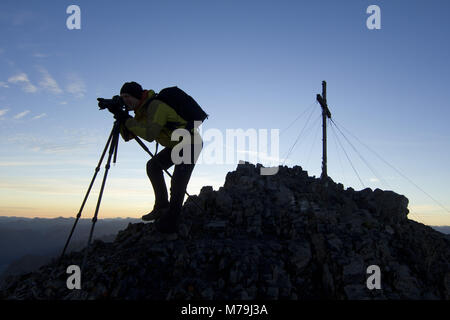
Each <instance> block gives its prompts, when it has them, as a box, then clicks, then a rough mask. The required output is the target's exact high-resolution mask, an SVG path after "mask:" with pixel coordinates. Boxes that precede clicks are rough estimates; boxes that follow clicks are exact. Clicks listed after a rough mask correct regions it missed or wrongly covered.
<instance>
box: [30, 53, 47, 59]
mask: <svg viewBox="0 0 450 320" xmlns="http://www.w3.org/2000/svg"><path fill="white" fill-rule="evenodd" d="M49 56H50V55H48V54H45V53H40V52H36V53H34V54H33V57H35V58H48V57H49Z"/></svg>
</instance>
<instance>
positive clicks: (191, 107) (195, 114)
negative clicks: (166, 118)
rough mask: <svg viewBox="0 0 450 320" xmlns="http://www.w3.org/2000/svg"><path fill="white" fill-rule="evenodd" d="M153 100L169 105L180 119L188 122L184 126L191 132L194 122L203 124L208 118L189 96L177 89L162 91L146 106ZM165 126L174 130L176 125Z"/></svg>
mask: <svg viewBox="0 0 450 320" xmlns="http://www.w3.org/2000/svg"><path fill="white" fill-rule="evenodd" d="M154 99H157V100H160V101H162V102H164V103H165V104H167V105H169V106H170V107H171V108H172V109H174V110H175V112H176V113H178V115H179V116H180V117H182V118H183V119H184V120H186V121H187V122H188V123H187V125H186V129H187V130H191V129H192V128H193V127H194V121H201V122H203V121H204V120H205V119H206V118H208V117H209V115H208V114H207V113H206V112H205V111H203V109H202V108H201V107H200V106H199V105H198V103H197V102H196V101H195V100H194V99H193V98H192V97H191V96H190V95H188V94H187V93H186V92H184V91H183V90H181V89H180V88H178V87H169V88H165V89H162V90H161V91H160V92H159V93H158V94H156V96H155V97H153V98H152V99H151V100H150V101H149V102H148V104H150V102H151V101H152V100H154ZM148 104H147V105H148ZM166 126H167V127H168V128H176V123H172V122H168V123H167V124H166Z"/></svg>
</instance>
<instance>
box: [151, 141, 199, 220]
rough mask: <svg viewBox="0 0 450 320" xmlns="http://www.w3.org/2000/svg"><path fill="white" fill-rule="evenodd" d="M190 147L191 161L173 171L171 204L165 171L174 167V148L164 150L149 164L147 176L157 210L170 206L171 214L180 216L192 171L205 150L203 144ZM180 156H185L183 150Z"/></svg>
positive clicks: (179, 165)
mask: <svg viewBox="0 0 450 320" xmlns="http://www.w3.org/2000/svg"><path fill="white" fill-rule="evenodd" d="M189 147H190V150H191V157H190V161H189V162H188V163H184V162H182V163H180V164H177V165H175V169H174V170H173V174H172V180H171V184H170V202H169V201H168V194H167V188H166V183H165V180H164V172H163V170H167V169H169V168H170V167H171V166H172V165H174V162H173V161H172V156H171V154H172V148H168V147H166V148H164V149H163V150H161V151H160V152H159V153H158V154H156V155H155V156H154V157H153V158H152V159H150V160H149V161H148V162H147V175H148V177H149V178H150V182H151V183H152V186H153V190H154V192H155V207H154V208H155V209H156V208H159V207H163V206H167V204H168V205H169V209H170V212H171V213H173V214H178V213H179V212H180V210H181V207H182V205H183V201H184V195H185V192H186V188H187V185H188V183H189V179H190V178H191V174H192V171H193V170H194V167H195V163H196V162H197V159H198V156H199V155H200V152H201V149H202V148H203V143H201V144H190V145H189ZM179 155H180V156H182V155H183V150H181V152H180V154H179Z"/></svg>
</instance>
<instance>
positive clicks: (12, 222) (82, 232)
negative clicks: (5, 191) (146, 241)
mask: <svg viewBox="0 0 450 320" xmlns="http://www.w3.org/2000/svg"><path fill="white" fill-rule="evenodd" d="M138 221H139V220H138V219H133V218H113V219H99V220H98V221H97V223H96V226H95V232H94V238H95V239H101V240H102V241H105V242H109V241H113V240H114V237H115V235H116V234H117V232H119V231H120V230H122V229H124V228H126V226H127V225H128V224H129V223H136V222H138ZM74 222H75V218H63V217H59V218H25V217H4V216H2V217H0V280H1V279H2V278H4V277H5V276H6V275H11V274H18V273H21V272H30V271H32V270H34V269H36V268H37V267H40V266H41V265H42V264H43V263H44V262H48V261H50V259H51V258H53V257H55V256H57V255H59V254H60V253H61V252H62V249H63V247H64V245H65V243H66V240H67V237H68V236H69V232H70V230H71V228H72V226H73V224H74ZM91 225H92V222H91V219H80V220H79V221H78V225H77V228H76V229H75V232H74V235H73V238H72V240H71V243H70V245H69V248H68V251H69V252H70V251H72V250H81V249H83V248H84V246H85V245H86V243H87V240H88V234H89V230H90V227H91ZM11 264H12V265H11Z"/></svg>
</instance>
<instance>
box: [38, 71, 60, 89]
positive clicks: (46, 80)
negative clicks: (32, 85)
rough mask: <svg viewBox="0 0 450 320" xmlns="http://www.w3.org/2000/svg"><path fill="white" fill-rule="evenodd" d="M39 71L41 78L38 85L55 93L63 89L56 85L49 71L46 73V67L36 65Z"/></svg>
mask: <svg viewBox="0 0 450 320" xmlns="http://www.w3.org/2000/svg"><path fill="white" fill-rule="evenodd" d="M38 69H39V71H40V72H41V73H42V76H43V79H42V80H41V81H40V82H39V85H40V86H41V87H42V88H44V89H46V90H48V91H50V92H52V93H55V94H60V93H62V92H63V91H62V90H61V88H60V87H59V86H58V83H57V82H56V80H55V79H53V77H52V76H51V75H50V73H48V71H47V70H46V69H44V68H43V67H38Z"/></svg>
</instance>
